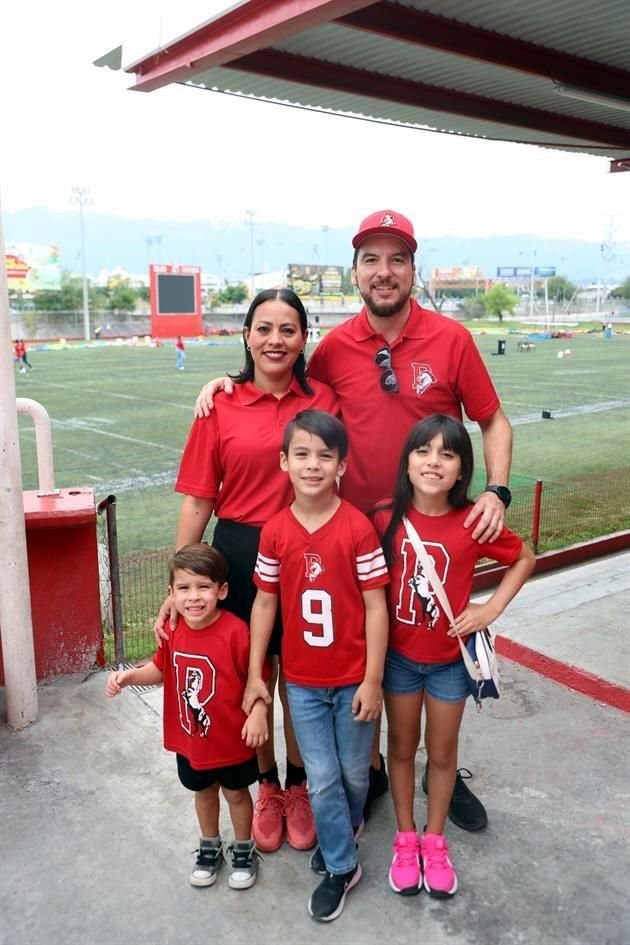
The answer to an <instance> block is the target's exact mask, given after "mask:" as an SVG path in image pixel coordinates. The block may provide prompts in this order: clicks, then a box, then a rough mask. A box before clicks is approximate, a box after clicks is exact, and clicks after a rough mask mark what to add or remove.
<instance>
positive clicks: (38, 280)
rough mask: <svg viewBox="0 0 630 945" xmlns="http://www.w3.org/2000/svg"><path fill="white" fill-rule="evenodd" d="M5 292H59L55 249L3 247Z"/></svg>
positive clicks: (43, 245) (35, 245) (33, 245)
mask: <svg viewBox="0 0 630 945" xmlns="http://www.w3.org/2000/svg"><path fill="white" fill-rule="evenodd" d="M5 258H6V265H7V277H8V280H9V288H10V289H17V291H18V292H37V291H38V290H39V291H41V290H49V289H50V290H53V291H58V290H59V289H60V288H61V263H60V262H59V249H58V248H57V247H56V246H51V245H50V244H46V243H7V244H6V246H5Z"/></svg>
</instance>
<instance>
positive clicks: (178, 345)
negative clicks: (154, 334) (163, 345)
mask: <svg viewBox="0 0 630 945" xmlns="http://www.w3.org/2000/svg"><path fill="white" fill-rule="evenodd" d="M185 360H186V348H185V345H184V339H183V338H182V336H181V335H178V336H177V341H176V342H175V367H176V368H177V370H178V371H183V370H184V361H185Z"/></svg>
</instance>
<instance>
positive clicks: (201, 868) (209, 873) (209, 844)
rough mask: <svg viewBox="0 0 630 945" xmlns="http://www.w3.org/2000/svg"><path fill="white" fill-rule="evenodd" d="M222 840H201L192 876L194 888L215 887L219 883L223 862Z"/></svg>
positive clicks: (191, 880) (196, 851)
mask: <svg viewBox="0 0 630 945" xmlns="http://www.w3.org/2000/svg"><path fill="white" fill-rule="evenodd" d="M222 852H223V844H222V842H221V840H210V841H208V840H201V841H200V842H199V849H198V850H195V853H196V854H197V859H196V860H195V865H194V866H193V868H192V872H191V874H190V882H191V885H192V886H213V885H214V883H216V881H217V876H218V873H219V867H220V866H221V863H222V862H223V857H222V855H221V854H222Z"/></svg>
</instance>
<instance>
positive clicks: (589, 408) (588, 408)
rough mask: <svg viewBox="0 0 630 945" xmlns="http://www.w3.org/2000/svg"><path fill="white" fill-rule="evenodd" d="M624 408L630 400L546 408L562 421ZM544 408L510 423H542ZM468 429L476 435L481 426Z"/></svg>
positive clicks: (510, 417)
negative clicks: (565, 418)
mask: <svg viewBox="0 0 630 945" xmlns="http://www.w3.org/2000/svg"><path fill="white" fill-rule="evenodd" d="M622 407H630V400H607V401H605V402H604V403H601V404H581V405H580V406H576V407H558V408H557V409H556V408H554V406H553V403H551V400H550V401H549V403H547V406H545V410H551V413H552V416H553V417H555V418H556V419H558V420H560V419H561V418H563V417H579V416H583V415H584V414H587V413H601V412H602V411H605V410H619V409H620V408H622ZM542 409H543V408H542V406H541V408H540V409H539V410H537V412H536V413H526V414H522V415H521V416H520V417H518V416H517V417H515V416H514V415H513V414H510V415H509V420H510V423H511V424H512V426H513V427H520V426H522V425H523V424H525V423H539V422H540V423H542ZM466 429H467V430H468V432H469V433H474V432H475V431H478V430H479V426H478V425H477V424H476V423H473V422H472V421H470V420H468V421H466Z"/></svg>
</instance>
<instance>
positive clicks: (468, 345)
mask: <svg viewBox="0 0 630 945" xmlns="http://www.w3.org/2000/svg"><path fill="white" fill-rule="evenodd" d="M352 245H353V247H354V250H355V252H354V259H353V263H352V282H353V284H354V285H355V286H356V287H357V288H358V290H359V294H360V295H361V298H362V299H363V302H364V307H363V309H362V310H361V311H360V312H359V314H358V315H356V316H355V317H354V318H352V319H350V320H349V321H347V322H344V323H343V324H342V325H339V326H337V327H336V328H333V330H332V331H330V332H329V333H328V334H327V335H326V337H325V338H324V339H323V341H321V342H320V343H319V345H318V347H317V348H316V349H315V352H314V353H313V355H312V357H311V359H310V361H309V374H310V375H311V376H312V377H314V378H316V379H317V380H321V381H325V382H326V383H328V384H330V385H331V387H333V389H334V390H335V393H336V394H337V396H338V398H339V401H340V404H341V412H342V416H343V420H344V423H345V424H346V427H347V428H348V431H349V435H350V453H349V458H348V469H347V473H346V475H345V476H344V478H343V480H342V481H341V492H342V495H343V496H344V497H345V498H346V499H348V500H349V501H350V502H352V503H353V504H354V505H356V506H357V507H358V508H360V509H361V510H362V511H364V512H369V511H370V509H372V508H373V507H374V505H375V504H376V503H377V502H378V501H379V500H381V499H383V498H385V497H387V496H388V495H389V494H390V493H391V490H392V485H393V483H394V480H395V477H396V467H397V464H398V459H399V456H400V451H401V449H402V445H403V442H404V440H405V438H406V436H407V433H408V432H409V430H410V428H411V427H412V426H413V424H414V423H415V422H416V421H417V420H419V419H421V418H423V417H425V416H429V415H430V414H432V413H446V414H450V415H451V416H455V417H457V418H458V419H461V418H462V407H463V408H464V410H465V412H466V414H467V416H468V417H469V418H470V419H471V420H475V421H477V423H478V424H479V426H480V428H481V435H482V440H483V451H484V460H485V465H486V475H487V486H486V490H485V491H484V492H483V493H482V494H481V496H480V497H479V499H478V500H477V502H476V503H475V505H474V507H473V508H472V509H471V512H470V515H469V516H468V518H467V520H466V523H465V524H466V526H467V527H469V528H473V529H474V530H473V537H474V538H475V539H477V540H478V541H484V540H486V541H492V540H493V539H495V538H496V537H498V535H499V533H500V532H501V529H502V527H503V521H504V518H505V510H506V508H507V506H508V505H509V503H510V499H511V495H510V492H509V489H508V488H507V484H508V479H509V473H510V464H511V456H512V430H511V427H510V423H509V421H508V419H507V417H506V416H505V414H504V413H503V411H502V409H501V407H500V403H499V399H498V397H497V395H496V392H495V390H494V386H493V384H492V382H491V380H490V377H489V375H488V371H487V369H486V367H485V365H484V363H483V360H482V358H481V356H480V354H479V351H478V349H477V347H476V345H475V343H474V341H473V339H472V336H471V335H470V333H469V332H468V331H467V329H465V328H464V327H463V326H461V325H459V324H458V323H457V322H455V321H453V320H452V319H449V318H446V317H444V316H442V315H438V314H437V313H436V312H432V311H429V310H427V309H423V308H421V307H420V306H419V305H418V304H417V302H416V301H415V300H414V299H412V298H411V293H412V290H413V287H414V284H415V259H414V257H415V252H416V250H417V242H416V239H415V236H414V231H413V225H412V223H411V221H410V220H408V219H407V217H405V216H403V215H402V214H400V213H396V212H395V211H393V210H382V211H377V212H376V213H372V214H370V216H368V217H366V219H365V220H363V222H362V223H361V225H360V227H359V229H358V232H357V233H356V235H355V236H354V238H353V240H352ZM382 762H383V759H382V757H381V756H379V752H378V742H377V741H375V746H374V752H373V757H372V769H371V771H370V794H369V795H368V810H367V813H369V804H370V803H371V801H372V800H373V799H374V797H377V796H379V794H381V793H384V791H386V790H387V775H386V774H385V771H384V768H383V764H382ZM422 780H423V788H425V789H426V783H427V779H426V771H425V774H424V777H423V779H422ZM449 817H450V819H451V820H453V821H454V823H456V824H457V825H458V826H460V827H462V828H464V829H468V830H477V829H480V828H481V827H485V825H486V823H487V816H486V812H485V810H484V808H483V805H482V804H481V802H480V801H479V800H478V799H477V798H476V797H475V796H474V795H473V794H472V792H471V791H470V790H469V789H468V787H467V786H466V785H465V784H464V782H463V780H462V778H461V775H460V774H459V773H458V775H457V781H456V784H455V790H454V792H453V798H452V800H451V807H450V810H449Z"/></svg>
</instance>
